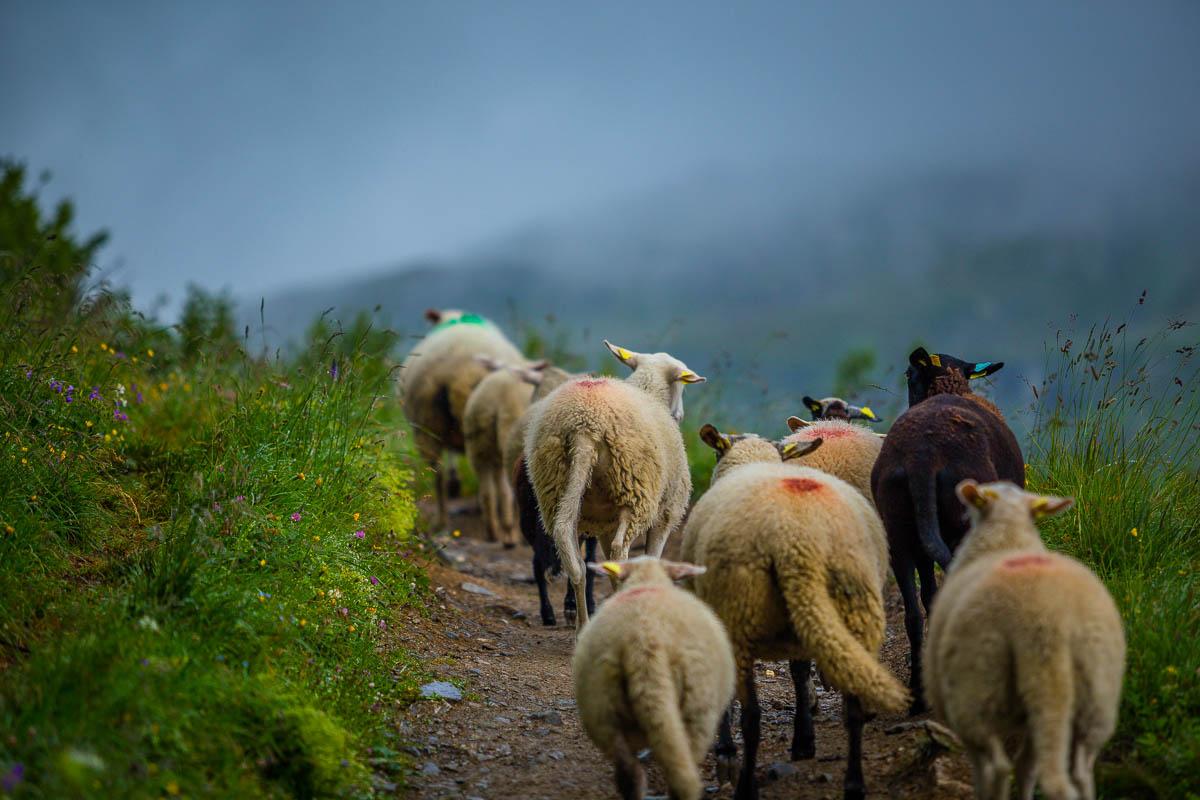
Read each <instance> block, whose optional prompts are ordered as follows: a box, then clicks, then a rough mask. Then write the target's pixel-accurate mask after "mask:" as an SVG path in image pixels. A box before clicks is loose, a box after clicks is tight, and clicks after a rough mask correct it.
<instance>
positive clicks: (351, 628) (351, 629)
mask: <svg viewBox="0 0 1200 800" xmlns="http://www.w3.org/2000/svg"><path fill="white" fill-rule="evenodd" d="M350 632H351V633H354V626H353V625H351V626H350Z"/></svg>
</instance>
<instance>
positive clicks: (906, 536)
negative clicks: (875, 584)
mask: <svg viewBox="0 0 1200 800" xmlns="http://www.w3.org/2000/svg"><path fill="white" fill-rule="evenodd" d="M908 360H909V368H908V371H907V373H906V376H907V378H908V402H909V409H908V410H907V411H906V412H904V414H902V415H901V416H900V418H899V419H897V420H896V422H895V424H894V425H893V426H892V429H891V430H890V431H889V432H888V435H887V438H886V439H884V443H883V449H882V450H881V451H880V453H879V459H878V460H877V461H876V462H875V468H874V469H873V470H872V472H871V492H872V494H873V495H874V496H875V506H876V507H877V508H878V509H879V515H880V516H881V517H882V518H883V525H884V528H885V529H886V530H887V536H888V548H889V550H890V555H891V562H892V571H893V573H895V576H896V583H897V584H898V585H899V586H900V594H901V595H902V597H903V598H904V627H905V630H906V631H907V633H908V642H909V645H910V646H911V648H912V658H911V662H910V663H911V666H912V674H911V676H910V678H909V686H910V687H911V689H912V693H913V708H912V711H913V713H916V712H918V711H921V710H923V709H924V707H925V700H924V697H923V695H922V690H921V640H922V635H923V633H924V630H923V629H924V620H923V618H922V615H921V608H920V606H918V604H917V589H916V583H915V581H914V579H913V572H914V571H915V572H916V573H917V574H919V575H920V580H921V603H922V605H924V606H925V613H926V614H928V613H929V610H930V606H931V604H932V602H933V596H934V593H935V592H936V591H937V581H936V578H935V577H934V570H933V566H934V563H935V562H936V563H937V564H939V565H941V567H942V569H943V570H944V569H946V567H947V566H948V565H949V563H950V557H951V554H952V553H953V552H954V550H955V549H956V548H957V547H958V544H959V542H960V541H961V540H962V538H963V536H964V535H965V534H966V532H967V527H968V526H967V522H966V517H965V515H964V514H963V507H962V503H961V502H960V501H959V499H958V497H957V496H956V495H955V493H954V487H955V486H957V485H958V483H959V482H960V481H963V480H966V479H968V478H970V479H972V480H975V481H979V482H991V481H998V480H1007V481H1012V482H1013V483H1015V484H1017V485H1018V486H1024V485H1025V459H1024V458H1023V457H1022V455H1021V447H1020V445H1018V444H1017V438H1016V437H1015V436H1014V435H1013V433H1012V431H1011V430H1009V428H1008V425H1007V424H1006V423H1005V422H1004V417H1003V415H1002V414H1001V413H1000V410H999V409H997V408H996V406H995V405H993V404H992V403H991V402H990V401H988V400H987V399H985V398H982V397H979V396H977V395H975V394H972V392H971V389H970V386H969V384H968V381H969V380H971V379H973V378H982V377H984V376H985V375H991V374H992V373H993V372H995V371H997V370H998V369H1000V368H1001V367H1003V366H1004V364H1003V363H1002V362H998V363H993V362H990V361H984V362H977V363H969V362H966V361H962V360H961V359H957V358H954V357H953V356H947V355H944V354H942V353H933V354H930V353H927V352H926V351H925V349H924V348H917V349H916V350H914V351H913V353H912V355H910V356H909V357H908Z"/></svg>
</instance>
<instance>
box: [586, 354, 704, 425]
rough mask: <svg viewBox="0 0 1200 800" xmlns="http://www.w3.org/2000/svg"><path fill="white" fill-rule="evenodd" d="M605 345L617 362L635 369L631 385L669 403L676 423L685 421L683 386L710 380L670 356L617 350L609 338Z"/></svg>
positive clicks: (668, 406) (630, 379)
mask: <svg viewBox="0 0 1200 800" xmlns="http://www.w3.org/2000/svg"><path fill="white" fill-rule="evenodd" d="M604 346H605V347H607V348H608V349H609V352H611V353H612V354H613V355H614V356H616V357H617V360H618V361H620V362H621V363H622V364H624V365H625V366H627V367H629V368H630V369H632V370H633V374H632V375H630V376H629V382H630V383H632V384H633V385H634V386H637V387H638V388H639V389H642V390H643V391H645V392H648V393H650V394H651V395H653V396H655V397H657V398H658V399H660V400H662V401H663V402H664V403H666V405H667V408H668V409H669V410H670V412H671V416H672V417H674V418H675V421H676V422H679V421H680V420H681V419H683V387H684V384H688V383H704V382H705V381H706V380H708V379H707V378H705V377H704V376H703V375H697V374H696V373H695V372H693V371H692V370H691V369H689V368H688V365H687V364H684V363H683V362H682V361H680V360H679V359H678V358H675V357H674V356H672V355H671V354H670V353H637V352H634V351H633V350H627V349H625V348H624V347H618V346H617V345H615V344H613V343H612V342H610V341H608V340H607V339H605V340H604Z"/></svg>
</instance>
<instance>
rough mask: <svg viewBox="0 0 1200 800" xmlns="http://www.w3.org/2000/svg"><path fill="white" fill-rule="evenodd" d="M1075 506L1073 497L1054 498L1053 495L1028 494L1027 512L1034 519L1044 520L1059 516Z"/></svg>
mask: <svg viewBox="0 0 1200 800" xmlns="http://www.w3.org/2000/svg"><path fill="white" fill-rule="evenodd" d="M1073 505H1075V498H1074V497H1054V496H1053V495H1041V494H1030V495H1029V512H1030V513H1031V514H1033V518H1034V519H1044V518H1045V517H1053V516H1055V515H1056V514H1061V513H1062V512H1064V511H1066V510H1067V509H1068V508H1070V507H1071V506H1073Z"/></svg>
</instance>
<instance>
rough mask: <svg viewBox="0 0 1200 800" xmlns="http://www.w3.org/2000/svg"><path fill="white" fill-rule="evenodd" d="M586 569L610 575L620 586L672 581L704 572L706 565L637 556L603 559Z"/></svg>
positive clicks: (598, 573)
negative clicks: (625, 558) (613, 559)
mask: <svg viewBox="0 0 1200 800" xmlns="http://www.w3.org/2000/svg"><path fill="white" fill-rule="evenodd" d="M588 569H590V570H591V571H592V572H594V573H596V574H597V575H607V576H610V577H612V578H614V579H616V581H617V582H618V584H619V585H620V586H621V587H625V586H636V585H638V584H651V583H672V582H674V581H679V580H683V579H684V578H691V577H694V576H696V575H702V574H704V572H705V570H706V569H707V568H706V567H701V566H698V565H696V564H689V563H686V562H683V561H667V560H666V559H664V558H655V557H654V556H638V557H637V558H631V559H628V560H626V561H605V562H603V563H600V564H588Z"/></svg>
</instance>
